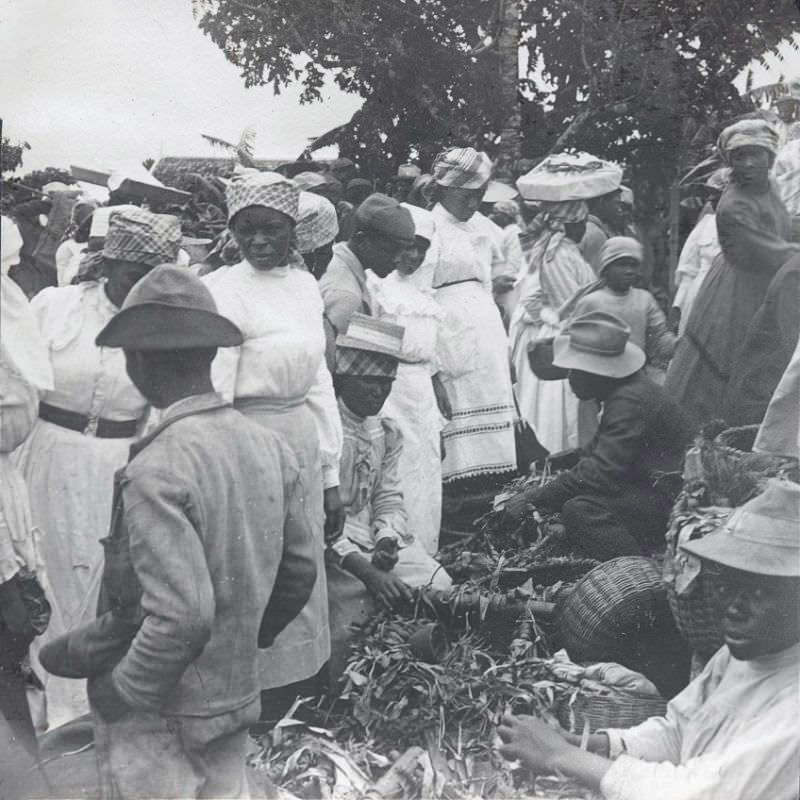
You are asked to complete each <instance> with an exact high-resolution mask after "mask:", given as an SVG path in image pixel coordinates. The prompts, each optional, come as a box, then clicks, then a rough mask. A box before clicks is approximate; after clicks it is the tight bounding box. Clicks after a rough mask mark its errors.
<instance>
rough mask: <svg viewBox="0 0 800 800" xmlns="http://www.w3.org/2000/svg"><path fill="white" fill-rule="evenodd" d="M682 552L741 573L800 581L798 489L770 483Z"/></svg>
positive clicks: (788, 484)
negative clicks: (713, 530) (760, 492)
mask: <svg viewBox="0 0 800 800" xmlns="http://www.w3.org/2000/svg"><path fill="white" fill-rule="evenodd" d="M681 548H682V549H683V550H686V552H687V553H692V554H693V555H695V556H698V557H699V558H702V559H705V560H706V561H713V562H715V563H717V564H721V565H723V566H725V567H730V568H732V569H737V570H741V571H742V572H751V573H755V574H756V575H774V576H784V577H791V578H800V484H797V483H794V482H792V481H787V480H780V479H777V478H776V479H773V480H771V481H769V482H768V483H767V488H766V489H765V490H764V492H763V493H762V494H760V495H758V497H754V498H753V499H752V500H750V501H749V502H748V503H745V504H744V505H743V506H741V507H740V508H737V509H736V510H735V511H733V512H732V513H731V515H730V517H728V519H727V521H726V522H725V523H724V524H723V525H722V526H721V527H720V528H719V529H718V530H717V531H716V532H714V533H710V534H708V535H707V536H704V537H703V538H702V539H695V540H693V541H689V542H686V543H685V544H682V545H681Z"/></svg>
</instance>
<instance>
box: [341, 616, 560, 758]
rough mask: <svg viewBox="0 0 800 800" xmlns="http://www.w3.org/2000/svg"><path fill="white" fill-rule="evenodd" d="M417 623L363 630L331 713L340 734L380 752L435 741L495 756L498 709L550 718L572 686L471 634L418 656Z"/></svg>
mask: <svg viewBox="0 0 800 800" xmlns="http://www.w3.org/2000/svg"><path fill="white" fill-rule="evenodd" d="M419 626H420V623H419V621H416V620H409V619H399V618H396V617H395V618H392V617H385V616H384V617H381V618H378V619H376V620H375V621H374V622H373V623H372V624H371V625H370V626H369V627H368V628H367V629H366V630H365V631H364V635H363V637H362V638H361V639H360V640H359V641H358V642H357V644H356V645H355V646H354V649H353V654H352V656H351V658H350V661H349V664H348V667H347V670H346V672H345V676H344V679H345V680H344V686H343V688H342V691H341V692H340V693H339V694H338V696H337V697H336V698H335V699H334V702H333V703H332V705H331V707H330V710H329V713H328V717H327V720H328V723H329V724H330V725H331V727H332V728H333V729H334V730H335V731H336V732H337V738H339V739H340V740H349V739H354V740H360V741H369V742H371V743H372V744H373V745H374V746H375V747H376V748H377V749H378V750H379V751H381V750H383V751H386V750H387V749H388V750H396V749H400V750H402V749H403V748H407V747H410V746H412V745H414V744H419V743H421V742H427V741H435V742H436V744H437V746H438V747H439V748H440V749H441V750H442V751H443V752H446V753H447V754H448V756H449V757H451V758H453V759H456V760H463V759H465V758H466V757H467V756H471V757H472V758H473V759H475V758H480V759H489V760H491V761H493V760H495V759H496V755H495V754H494V753H493V751H492V739H493V736H494V728H495V726H496V725H497V724H498V722H499V721H500V719H501V717H502V715H503V714H505V713H508V712H515V713H525V714H531V713H535V714H537V715H540V716H547V715H548V714H549V713H550V709H552V708H553V706H554V705H555V704H556V703H557V702H558V700H559V699H560V698H561V697H562V696H565V695H566V694H568V693H569V691H570V689H571V687H570V686H569V685H568V684H566V683H563V682H560V681H559V680H557V679H556V678H555V677H554V674H553V673H552V670H551V667H550V665H549V662H548V661H547V660H546V659H543V658H537V657H532V656H526V657H523V658H515V657H513V656H511V655H510V654H509V653H508V652H507V651H506V652H502V651H499V650H498V649H497V648H495V647H493V646H492V644H491V643H490V642H489V640H488V639H487V638H485V637H483V636H481V635H480V634H478V633H475V632H466V633H464V634H463V635H461V636H460V637H458V638H457V639H456V640H455V641H453V642H452V645H451V647H450V649H449V651H448V653H447V654H446V656H445V657H444V659H443V660H442V661H441V662H440V663H438V664H430V663H426V662H424V661H421V660H419V659H418V658H417V657H416V656H415V655H414V653H413V652H412V649H411V647H410V645H409V643H408V640H409V638H410V636H411V635H412V633H414V631H416V630H418V628H419ZM498 766H499V765H498Z"/></svg>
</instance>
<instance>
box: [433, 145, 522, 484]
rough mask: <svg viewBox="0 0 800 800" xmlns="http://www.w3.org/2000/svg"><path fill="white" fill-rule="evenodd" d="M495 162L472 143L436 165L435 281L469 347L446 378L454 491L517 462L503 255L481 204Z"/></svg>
mask: <svg viewBox="0 0 800 800" xmlns="http://www.w3.org/2000/svg"><path fill="white" fill-rule="evenodd" d="M491 170H492V162H491V161H490V160H489V157H488V156H487V155H486V154H485V153H479V152H477V151H475V150H473V149H472V148H471V147H467V148H462V149H459V148H454V149H451V150H448V151H446V152H444V153H441V154H440V155H439V156H438V157H437V159H436V161H435V162H434V165H433V177H434V180H435V182H436V188H435V194H434V196H435V198H436V201H437V202H436V205H435V206H434V208H433V211H432V214H433V217H434V221H435V223H436V232H435V234H434V242H433V245H432V247H431V262H432V264H433V289H434V290H435V291H436V300H437V302H438V303H439V304H440V305H441V306H442V307H443V308H444V309H445V311H446V312H448V313H449V314H450V315H451V318H452V319H454V320H455V321H456V324H457V325H458V326H459V328H460V329H461V330H462V331H463V334H462V335H463V338H464V341H463V346H464V347H465V348H466V350H467V351H468V352H470V358H469V359H466V360H465V362H464V364H463V370H462V373H461V374H460V375H458V376H448V377H447V378H446V379H445V380H444V381H443V383H444V386H445V388H446V390H447V395H448V398H449V400H450V404H451V406H452V418H451V420H450V421H449V422H448V423H447V425H446V426H445V429H444V434H443V438H444V445H445V457H444V462H443V465H442V477H443V480H444V483H445V484H446V485H448V486H447V488H448V491H451V490H454V491H463V490H467V491H470V490H472V491H474V490H479V489H485V488H489V487H493V486H497V485H499V484H501V483H502V482H503V481H505V480H507V479H508V478H509V477H511V476H512V475H513V474H514V473H515V471H516V469H517V459H516V447H515V443H514V427H513V421H514V405H513V397H512V394H511V371H510V365H509V351H508V337H507V336H506V332H505V329H504V328H503V322H502V319H501V317H500V311H499V310H498V308H497V305H496V304H495V301H494V297H493V296H492V276H493V275H497V276H502V274H503V272H504V269H503V265H502V263H501V262H503V255H502V252H501V251H500V248H499V246H498V244H497V237H496V234H495V229H496V227H497V226H495V224H494V223H493V222H491V221H490V220H489V219H487V218H486V217H484V216H483V215H482V214H481V213H479V212H478V208H479V206H480V203H481V200H482V198H483V194H484V191H485V189H486V184H487V182H488V181H489V177H490V175H491ZM456 482H458V483H456Z"/></svg>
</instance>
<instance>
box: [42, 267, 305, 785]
mask: <svg viewBox="0 0 800 800" xmlns="http://www.w3.org/2000/svg"><path fill="white" fill-rule="evenodd" d="M241 343H242V337H241V333H240V332H239V329H238V328H237V327H236V326H235V325H234V324H233V323H232V322H230V321H229V320H227V319H226V318H225V317H222V316H220V315H219V314H217V313H216V306H215V305H214V301H213V299H212V297H211V295H210V294H209V292H208V289H207V288H206V287H205V285H204V284H203V283H202V281H200V280H199V279H198V278H195V277H194V276H193V275H191V274H189V273H188V272H187V271H186V270H185V269H182V268H180V267H176V266H173V265H166V266H160V267H156V268H155V269H154V270H152V272H150V273H149V274H148V275H147V276H146V277H145V278H143V279H142V280H141V281H139V283H138V284H137V285H136V286H135V287H134V288H133V290H132V291H131V292H130V294H129V295H128V297H127V299H126V301H125V303H124V305H123V307H122V310H121V311H120V312H119V314H117V315H116V316H115V317H113V318H112V319H111V321H110V322H109V323H108V325H107V326H106V327H105V328H104V329H103V330H102V331H101V332H100V335H99V336H98V338H97V344H98V345H99V346H105V347H122V348H123V349H124V351H125V359H126V366H127V370H128V374H129V375H130V377H131V380H132V381H133V383H134V384H135V386H136V387H137V388H138V389H139V391H140V392H141V393H142V394H143V395H144V396H145V397H146V398H147V400H148V401H149V402H150V403H151V405H153V406H154V407H155V408H158V409H161V410H162V413H161V421H160V424H159V425H158V426H157V427H156V428H155V429H154V430H153V431H151V432H150V433H149V434H148V435H147V436H146V437H145V438H143V439H142V440H140V441H138V442H137V443H136V444H134V445H133V446H132V448H131V458H130V460H129V462H128V464H127V465H126V466H125V467H124V469H122V470H120V472H119V473H118V474H117V479H116V483H115V490H114V500H113V504H114V510H113V515H112V521H111V532H110V534H109V536H108V537H107V538H106V539H104V540H103V546H104V548H105V568H104V572H103V578H102V585H101V590H100V599H99V602H98V615H97V619H96V620H95V621H94V622H93V623H90V624H88V625H85V626H83V627H81V628H78V629H76V630H73V631H70V632H69V633H67V634H65V635H64V636H63V637H60V638H59V639H56V640H54V641H53V642H51V643H50V644H49V645H47V646H46V647H45V648H43V650H42V653H41V658H40V660H41V663H42V665H43V666H44V667H45V668H46V669H48V670H49V671H50V672H54V673H55V674H58V675H62V676H64V677H75V678H77V677H88V678H89V682H88V693H89V702H90V705H91V708H92V712H93V715H94V722H95V747H96V750H97V754H98V765H99V768H100V783H101V795H102V796H103V797H164V798H169V797H176V798H177V797H181V798H185V797H231V798H236V797H249V794H248V788H247V782H246V776H245V749H246V743H247V728H248V726H249V725H251V724H252V723H254V722H256V720H258V716H259V711H260V707H261V703H260V689H261V676H260V674H259V669H258V648H259V646H260V647H267V646H269V645H270V644H271V643H272V641H273V640H274V638H275V636H277V634H278V633H280V631H281V630H282V629H283V628H284V627H285V626H286V625H287V624H288V623H289V622H290V621H291V620H292V619H293V618H294V617H295V616H296V615H297V614H298V612H299V611H300V610H301V609H302V607H303V606H304V605H305V603H306V601H307V600H308V598H309V596H310V594H311V590H312V588H313V585H314V581H315V579H316V567H315V559H314V553H313V548H314V542H313V536H312V534H311V532H310V530H311V529H310V526H309V522H308V520H307V518H306V515H305V511H304V506H303V484H302V480H303V479H302V476H301V475H300V470H299V467H298V464H297V461H296V459H295V458H294V455H293V454H292V452H291V451H290V450H289V448H288V446H287V445H286V444H285V443H284V442H283V440H282V439H281V437H279V436H277V435H276V434H272V433H271V432H269V431H267V430H265V429H264V428H262V427H260V426H258V425H255V424H253V423H252V422H250V421H248V420H247V419H246V418H245V417H243V416H242V415H241V414H240V413H239V412H237V411H235V410H234V409H232V408H231V407H230V405H229V404H227V403H226V402H225V401H224V400H223V399H222V397H220V395H218V394H216V393H215V392H214V389H213V386H212V384H211V377H210V367H211V361H212V360H213V358H214V355H215V354H216V349H217V347H226V346H229V347H235V346H238V345H241Z"/></svg>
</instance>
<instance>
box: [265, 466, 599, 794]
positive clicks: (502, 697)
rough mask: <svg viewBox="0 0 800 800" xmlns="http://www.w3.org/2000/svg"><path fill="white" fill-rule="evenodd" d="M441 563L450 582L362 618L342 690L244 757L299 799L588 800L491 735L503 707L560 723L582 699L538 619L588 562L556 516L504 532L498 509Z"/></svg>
mask: <svg viewBox="0 0 800 800" xmlns="http://www.w3.org/2000/svg"><path fill="white" fill-rule="evenodd" d="M532 480H536V478H533V479H531V478H529V479H525V480H522V481H515V482H514V484H512V485H510V486H509V487H506V491H507V492H509V493H515V492H517V491H520V490H521V489H523V488H525V487H526V486H527V485H529V484H530V483H531V482H532ZM439 559H440V560H441V562H442V564H443V566H445V568H446V569H447V571H448V572H449V573H450V575H451V576H452V577H453V580H454V587H453V588H452V589H451V590H450V591H448V592H432V591H426V590H419V591H418V592H417V593H416V602H415V604H414V606H413V608H409V609H406V610H404V611H398V610H395V611H391V612H390V611H386V612H383V613H381V614H380V615H378V616H377V617H375V618H373V619H372V620H370V622H369V623H368V625H367V626H366V627H365V628H364V629H363V630H362V631H361V632H360V633H359V635H357V636H356V638H355V640H354V641H353V643H352V645H351V648H352V653H351V656H350V659H349V662H348V665H347V668H346V671H345V674H344V675H343V676H342V680H341V681H340V683H339V685H338V686H336V687H333V688H332V689H331V691H330V693H329V695H328V696H325V697H323V698H321V699H319V700H315V701H308V702H307V703H305V704H303V705H302V707H300V708H296V709H293V710H292V712H290V714H289V715H288V719H284V720H283V721H282V723H280V725H279V727H278V728H276V729H275V730H274V731H273V732H272V733H271V734H270V735H269V736H267V737H265V738H264V739H262V740H261V742H260V745H261V750H260V752H259V753H258V754H256V755H254V757H253V763H254V765H256V766H257V768H260V769H262V770H264V771H265V772H266V774H267V775H268V776H269V778H270V780H271V781H272V782H273V783H274V784H275V785H276V786H279V787H281V788H282V789H283V790H285V791H287V792H290V793H292V794H293V795H297V796H300V797H337V798H339V797H351V796H352V797H363V796H364V795H366V796H373V797H406V798H410V797H446V798H466V797H576V798H577V797H584V796H587V795H585V793H584V792H583V790H580V789H579V788H577V787H575V786H573V785H571V784H570V783H569V782H566V781H563V780H560V779H556V778H544V777H539V778H536V779H534V776H532V775H530V774H529V773H528V772H527V771H526V770H524V769H521V768H520V767H519V766H518V765H509V764H508V763H507V762H505V761H504V760H503V759H502V758H501V757H500V756H499V754H498V753H497V752H496V750H495V749H494V745H495V744H496V742H495V734H494V730H495V727H496V725H497V724H498V722H499V720H500V719H501V717H502V716H503V714H504V713H508V712H515V713H526V714H535V715H537V716H539V717H543V718H545V719H548V720H551V721H552V722H553V724H556V721H555V716H554V715H555V711H556V709H557V707H558V706H559V704H560V703H569V702H570V700H571V699H573V700H574V697H575V696H576V695H577V694H578V693H579V692H581V691H582V690H581V687H580V685H579V683H578V682H570V680H568V679H566V678H565V677H564V676H563V674H562V675H560V676H559V675H557V674H556V673H555V672H554V670H553V662H552V660H551V655H552V652H553V648H554V646H555V645H554V642H553V640H552V637H551V631H550V629H549V626H548V619H547V616H548V615H547V613H543V614H542V615H541V616H540V611H545V612H546V611H547V610H548V608H550V610H551V611H552V607H551V606H550V603H551V602H554V601H555V600H557V599H558V597H559V596H561V595H562V594H563V593H564V592H566V591H569V587H570V586H571V584H573V583H574V582H575V581H577V580H578V579H579V578H581V577H582V576H583V575H584V574H585V573H586V572H588V571H589V570H591V569H592V568H593V567H594V566H595V565H596V563H597V562H595V561H592V560H590V559H583V558H576V557H574V556H573V555H571V554H570V553H568V552H566V551H565V548H564V536H563V526H561V524H560V521H559V520H558V518H557V517H542V516H539V515H533V516H531V518H530V519H529V520H528V521H526V522H525V523H523V525H521V526H519V527H518V528H516V529H514V530H508V528H507V525H506V522H505V520H504V518H503V515H502V513H501V512H499V511H497V510H492V511H489V512H488V513H486V514H484V516H482V517H481V518H480V519H479V520H477V521H476V525H475V532H474V535H472V536H470V537H467V538H464V539H461V540H459V541H458V542H455V543H453V544H451V545H448V546H446V547H444V548H443V549H442V551H441V552H440V554H439ZM433 622H436V623H438V629H439V630H440V631H441V632H442V633H443V634H444V636H445V637H446V639H447V646H446V647H445V648H444V652H443V653H442V654H441V658H438V659H437V658H430V657H421V656H420V655H419V654H418V653H417V652H416V651H415V648H414V647H412V645H410V644H409V639H411V638H412V635H413V634H414V632H415V631H419V630H420V629H421V628H423V627H424V626H426V625H430V624H431V623H433ZM298 717H301V718H302V721H301V720H300V719H298Z"/></svg>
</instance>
